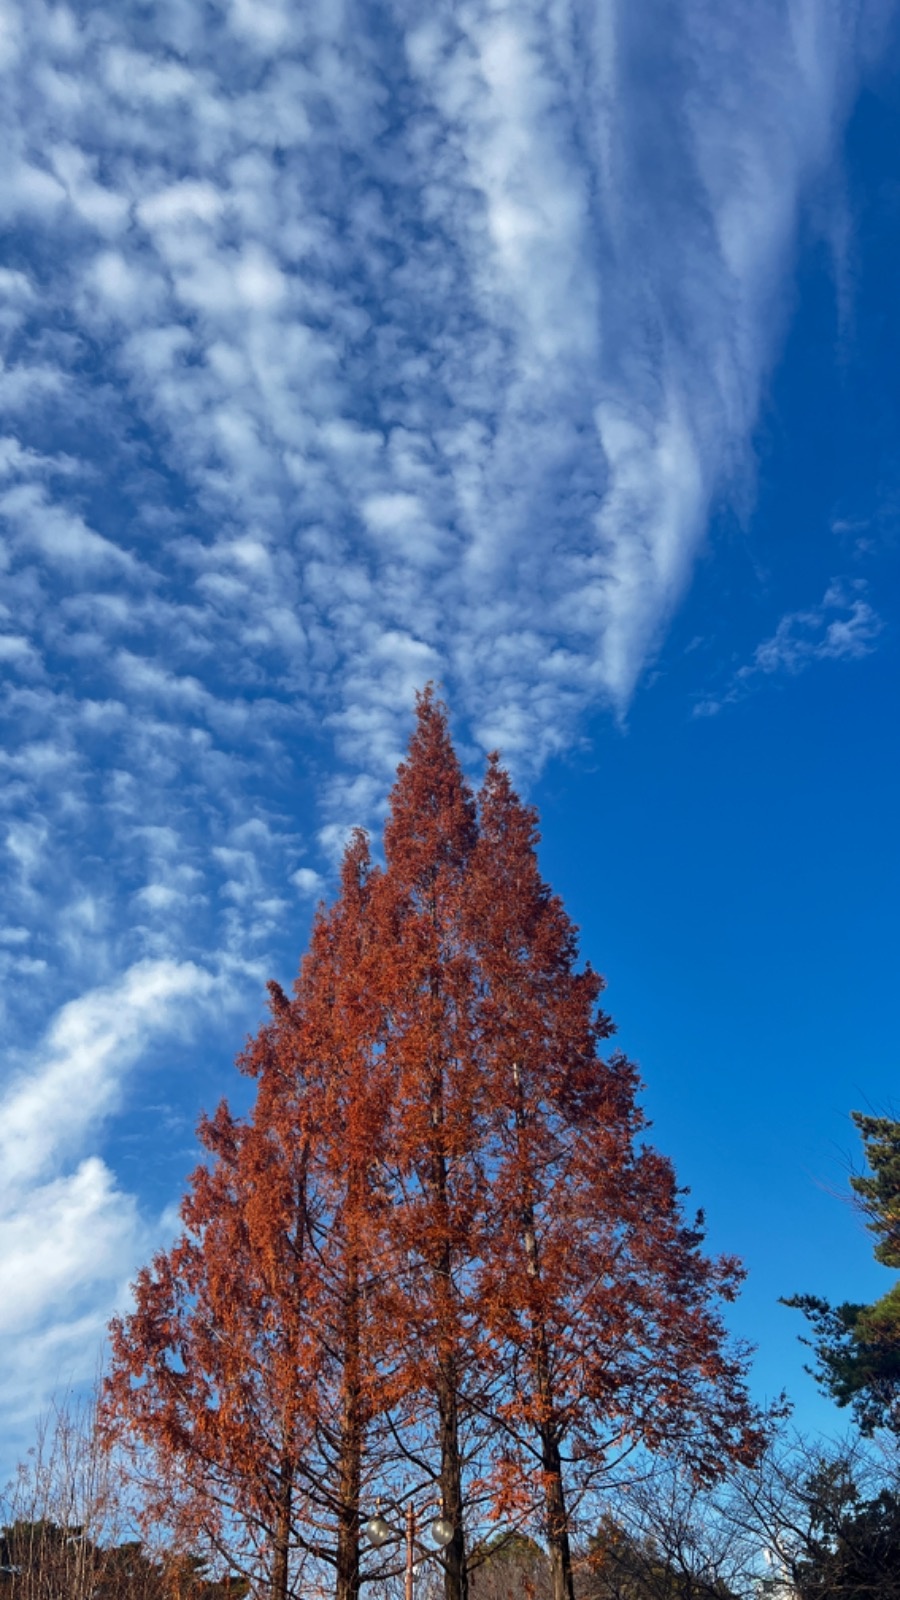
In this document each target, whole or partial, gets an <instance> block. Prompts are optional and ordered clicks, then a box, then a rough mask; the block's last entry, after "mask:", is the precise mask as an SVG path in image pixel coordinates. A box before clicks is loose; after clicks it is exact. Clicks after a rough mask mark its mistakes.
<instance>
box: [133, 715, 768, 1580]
mask: <svg viewBox="0 0 900 1600" xmlns="http://www.w3.org/2000/svg"><path fill="white" fill-rule="evenodd" d="M537 837H538V835H537V828H536V816H535V813H534V812H533V811H532V810H531V809H530V808H528V807H526V806H523V805H522V803H521V802H520V801H519V800H518V798H517V797H516V795H515V793H514V792H513V790H512V787H511V785H510V782H509V779H508V777H507V776H506V774H505V773H504V771H503V770H502V768H501V767H500V765H499V762H498V761H497V760H496V759H492V760H491V762H490V763H489V768H488V773H487V777H486V780H485V783H484V786H483V789H482V791H481V794H480V796H479V799H478V803H477V804H476V802H475V800H474V798H473V795H472V793H471V791H470V789H469V787H468V785H467V784H466V781H465V779H464V777H463V774H462V771H461V769H460V766H459V762H458V760H457V757H456V754H455V752H454V750H453V746H452V743H451V740H450V736H449V732H448V727H447V718H446V713H445V710H444V708H443V707H442V706H441V705H440V704H439V703H438V702H437V701H436V700H435V697H434V695H433V693H432V692H431V691H430V690H428V691H426V692H425V693H424V694H423V695H421V696H420V697H419V704H418V716H417V722H416V727H415V731H414V733H413V737H412V740H411V743H410V748H409V756H408V759H407V760H406V761H405V762H404V763H403V765H402V766H401V767H400V769H399V771H398V776H397V782H396V785H395V787H394V790H393V792H392V795H391V799H390V808H389V814H388V818H387V823H386V827H385V865H384V867H383V869H378V870H373V869H372V867H371V865H370V862H369V856H368V849H367V845H366V841H365V838H364V836H363V835H361V834H357V835H355V836H354V837H353V839H352V840H351V842H350V845H349V846H348V850H347V854H346V857H345V861H344V867H343V873H342V879H341V889H340V894H339V897H338V899H337V901H336V902H335V904H334V906H333V907H332V908H331V909H330V910H328V911H324V910H322V911H320V912H319V914H318V916H317V918H316V920H315V923H314V926H313V930H312V936H311V940H310V946H309V950H308V953H307V955H306V956H305V957H304V960H303V962H302V964H301V968H300V973H299V976H298V979H297V983H296V985H295V990H294V996H293V998H292V999H290V1000H289V999H288V998H287V997H286V996H285V995H284V994H283V993H282V992H281V991H280V990H279V989H278V988H277V986H274V985H273V986H272V999H273V1019H272V1021H271V1023H269V1024H268V1025H267V1026H266V1027H264V1028H263V1029H262V1030H261V1031H260V1033H259V1034H258V1036H257V1038H256V1039H255V1040H254V1041H253V1042H252V1043H251V1045H250V1046H249V1047H248V1049H247V1051H246V1052H245V1055H244V1057H243V1065H244V1068H245V1070H247V1071H249V1072H251V1073H253V1074H254V1075H255V1077H256V1079H257V1099H256V1104H255V1107H254V1110H253V1112H252V1114H251V1116H250V1117H249V1119H248V1120H247V1121H246V1122H240V1121H238V1120H237V1119H236V1118H234V1117H233V1116H232V1114H231V1113H230V1111H229V1110H228V1108H227V1106H226V1105H224V1104H223V1105H222V1106H221V1107H220V1108H219V1110H218V1112H217V1113H216V1115H215V1116H214V1117H213V1118H211V1119H208V1120H205V1121H204V1122H203V1123H202V1124H201V1129H200V1136H201V1142H202V1143H203V1144H204V1146H205V1148H206V1150H207V1152H208V1155H209V1162H208V1165H207V1166H204V1167H201V1168H199V1169H198V1171H197V1172H196V1173H195V1174H194V1175H193V1177H192V1179H191V1188H190V1193H189V1195H188V1197H187V1199H186V1200H185V1202H184V1206H183V1208H182V1211H183V1217H184V1223H185V1232H184V1234H183V1236H182V1238H181V1239H180V1240H179V1241H177V1243H176V1245H175V1246H174V1247H173V1248H172V1250H170V1251H168V1252H163V1253H161V1254H160V1255H158V1256H157V1257H156V1259H155V1261H154V1263H153V1266H152V1268H150V1269H148V1270H146V1271H144V1272H142V1273H141V1275H140V1277H139V1279H138V1282H137V1285H136V1306H135V1310H134V1312H133V1313H132V1314H131V1316H129V1317H125V1318H122V1319H120V1320H119V1321H118V1322H117V1323H116V1324H115V1325H114V1330H113V1366H112V1372H111V1375H110V1380H109V1383H108V1387H107V1418H108V1426H109V1429H110V1432H111V1433H116V1432H118V1433H120V1434H122V1433H124V1434H126V1435H128V1436H130V1437H132V1438H134V1439H136V1440H137V1441H139V1442H140V1444H141V1445H143V1446H144V1447H145V1448H147V1449H149V1450H150V1452H151V1454H152V1457H153V1460H154V1463H155V1466H156V1469H157V1484H158V1495H157V1498H158V1500H159V1501H161V1502H165V1501H166V1499H167V1498H168V1497H170V1496H175V1499H176V1502H177V1503H178V1505H179V1506H180V1507H181V1508H182V1512H183V1517H184V1518H185V1519H186V1521H187V1523H188V1524H189V1525H190V1526H191V1527H192V1528H194V1529H196V1530H203V1529H205V1530H206V1531H207V1532H208V1533H210V1534H211V1535H212V1537H214V1538H216V1537H218V1538H220V1539H222V1540H224V1539H225V1537H226V1535H227V1534H228V1532H229V1530H230V1529H231V1528H232V1527H233V1525H234V1524H235V1522H237V1523H238V1524H240V1525H243V1526H244V1527H245V1528H246V1529H247V1530H250V1532H249V1534H248V1538H250V1540H251V1542H254V1541H255V1542H256V1544H257V1546H259V1545H260V1542H261V1544H262V1547H263V1555H264V1561H263V1566H264V1569H265V1573H266V1577H267V1581H268V1584H269V1587H270V1590H271V1593H272V1595H273V1600H289V1596H290V1595H291V1594H292V1593H296V1592H297V1590H296V1583H297V1581H299V1579H298V1576H297V1574H298V1572H299V1571H300V1570H301V1568H302V1563H303V1561H304V1560H311V1561H315V1562H319V1563H321V1562H322V1561H325V1562H328V1563H330V1565H331V1566H332V1567H333V1569H334V1572H335V1594H336V1600H357V1596H358V1593H359V1589H360V1585H361V1583H362V1582H363V1581H364V1579H365V1578H366V1576H367V1575H368V1574H369V1573H371V1572H372V1571H374V1570H376V1569H375V1567H374V1566H370V1567H369V1568H368V1569H366V1567H365V1563H364V1560H363V1558H362V1554H361V1549H360V1528H361V1525H362V1523H363V1521H364V1520H365V1517H366V1516H367V1514H369V1511H370V1509H374V1506H373V1502H376V1501H377V1499H378V1497H379V1492H381V1493H382V1494H383V1495H384V1497H385V1498H386V1499H387V1498H389V1497H394V1498H395V1499H399V1500H401V1501H402V1500H403V1499H404V1498H405V1497H406V1496H408V1495H409V1494H414V1495H415V1497H416V1498H417V1502H418V1503H419V1504H420V1505H421V1501H422V1497H423V1495H425V1496H426V1497H427V1495H428V1494H432V1495H433V1497H434V1501H435V1504H434V1510H435V1511H437V1510H438V1509H440V1511H441V1512H442V1514H443V1516H444V1517H446V1518H447V1519H449V1521H450V1523H451V1524H452V1527H453V1537H452V1540H451V1542H450V1543H449V1545H448V1546H447V1548H446V1549H445V1550H444V1552H443V1554H442V1558H441V1559H442V1562H443V1568H444V1580H445V1594H446V1600H466V1596H467V1584H468V1567H469V1562H470V1559H472V1557H471V1552H469V1551H467V1547H466V1538H465V1528H464V1523H465V1520H466V1518H467V1517H468V1519H469V1523H470V1527H471V1525H472V1524H475V1523H477V1522H478V1521H479V1519H481V1520H482V1521H483V1518H484V1515H485V1512H487V1513H489V1514H492V1515H493V1516H495V1517H500V1518H501V1519H502V1518H504V1517H506V1518H512V1519H513V1521H514V1522H515V1524H516V1526H517V1527H520V1528H522V1529H523V1530H525V1531H530V1532H541V1533H542V1534H543V1536H544V1538H545V1539H546V1542H547V1545H548V1549H549V1552H550V1557H551V1566H552V1572H553V1585H554V1600H573V1576H572V1565H573V1558H572V1540H573V1533H574V1531H575V1530H576V1529H577V1527H578V1526H579V1516H580V1515H581V1513H582V1510H583V1508H584V1507H585V1506H588V1507H589V1506H590V1505H591V1503H592V1502H591V1495H592V1491H593V1490H595V1489H596V1487H597V1486H598V1484H601V1483H602V1482H603V1475H604V1472H605V1471H606V1469H607V1467H608V1461H609V1456H610V1452H615V1451H621V1450H623V1449H628V1448H631V1447H633V1446H634V1445H635V1444H640V1445H645V1446H647V1447H649V1448H651V1449H663V1450H666V1451H668V1452H670V1453H680V1454H681V1456H682V1457H683V1458H685V1459H686V1460H687V1461H688V1463H689V1464H690V1466H691V1468H692V1469H693V1471H694V1472H695V1474H696V1475H697V1476H698V1477H700V1478H703V1477H712V1476H714V1475H715V1474H716V1472H717V1471H720V1470H721V1469H722V1468H723V1466H724V1465H725V1464H726V1463H727V1462H728V1461H730V1460H733V1459H749V1458H751V1457H752V1456H753V1454H754V1452H755V1451H756V1450H757V1449H758V1448H759V1446H760V1443H761V1439H762V1431H761V1426H760V1421H759V1418H758V1417H757V1416H756V1415H755V1413H754V1412H753V1410H752V1408H751V1406H750V1404H749V1401H748V1398H747V1392H746V1388H745V1383H744V1375H745V1364H746V1363H745V1357H744V1355H743V1353H742V1352H740V1351H737V1352H735V1351H733V1350H731V1349H730V1348H729V1345H728V1342H727V1339H726V1337H725V1330H724V1327H723V1324H722V1321H721V1318H720V1314H719V1311H718V1309H717V1307H718V1302H719V1301H720V1300H721V1299H725V1300H728V1299H730V1298H732V1297H733V1295H734V1293H735V1292H736V1287H737V1284H738V1282H739V1279H740V1270H739V1268H738V1266H737V1264H736V1263H735V1262H734V1261H731V1260H724V1261H718V1262H714V1261H710V1260H709V1259H708V1258H707V1257H706V1256H705V1255H704V1254H703V1253H702V1248H701V1246H702V1231H701V1229H700V1226H699V1224H695V1225H691V1224H689V1223H687V1222H686V1221H685V1219H684V1217H683V1215H682V1211H681V1206H680V1200H679V1192H678V1190H677V1188H676V1184H675V1179H674V1175H673V1172H672V1169H671V1167H670V1165H669V1163H668V1162H666V1161H665V1160H664V1159H663V1158H662V1157H661V1156H659V1155H658V1154H657V1153H656V1152H655V1151H653V1150H652V1149H648V1148H645V1147H643V1146H642V1145H641V1144H640V1143H639V1141H640V1138H641V1135H642V1132H643V1130H644V1127H645V1124H644V1120H643V1117H642V1114H641V1112H640V1109H639V1107H638V1105H637V1100H636V1095H637V1091H638V1087H639V1085H638V1078H637V1073H636V1071H635V1069H634V1067H633V1066H632V1064H631V1063H630V1062H629V1061H628V1060H627V1059H626V1058H625V1057H624V1056H623V1055H622V1054H621V1053H613V1054H612V1055H610V1056H609V1057H608V1058H607V1057H604V1055H603V1054H602V1053H601V1048H602V1046H603V1045H604V1042H605V1041H606V1040H607V1038H608V1037H609V1035H610V1034H611V1032H612V1024H611V1023H610V1021H609V1019H608V1018H607V1017H606V1016H605V1015H604V1014H603V1012H602V1011H600V1010H599V1009H598V1000H599V996H600V993H601V990H602V987H603V985H602V981H601V980H600V979H599V978H598V977H597V975H596V974H595V973H593V972H592V971H591V970H590V968H589V967H588V968H584V969H580V967H579V962H578V948H577V937H576V930H575V929H574V927H573V925H572V923H571V921H570V919H569V918H568V916H567V914H566V912H565V908H564V907H563V905H562V903H561V901H560V900H559V899H558V898H557V897H556V896H554V895H553V894H552V893H551V892H550V890H549V889H548V887H547V885H546V884H544V882H543V881H542V879H541V877H540V873H539V870H538V865H537V858H536V844H537ZM481 1531H483V1530H481ZM475 1559H477V1554H476V1557H475Z"/></svg>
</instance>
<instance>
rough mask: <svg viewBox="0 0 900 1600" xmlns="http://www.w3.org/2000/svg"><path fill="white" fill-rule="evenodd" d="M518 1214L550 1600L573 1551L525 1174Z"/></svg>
mask: <svg viewBox="0 0 900 1600" xmlns="http://www.w3.org/2000/svg"><path fill="white" fill-rule="evenodd" d="M513 1081H514V1083H515V1087H516V1110H515V1120H516V1133H517V1135H518V1147H519V1159H520V1163H521V1161H522V1156H523V1153H524V1155H525V1159H526V1161H527V1151H525V1152H523V1146H524V1137H523V1136H524V1133H525V1127H526V1115H525V1097H524V1095H523V1092H522V1074H521V1072H520V1070H519V1067H518V1064H516V1065H515V1066H514V1067H513ZM521 1218H522V1243H523V1246H524V1249H525V1265H526V1271H527V1274H528V1277H529V1279H530V1281H531V1284H532V1285H533V1287H534V1293H533V1295H532V1304H531V1326H532V1339H533V1351H534V1375H535V1387H536V1389H537V1395H538V1404H539V1406H540V1412H539V1420H538V1436H539V1438H540V1441H541V1467H542V1469H543V1475H544V1520H545V1523H546V1533H547V1546H548V1549H549V1552H550V1574H551V1581H552V1586H553V1600H575V1585H574V1580H573V1577H572V1550H571V1546H570V1544H569V1517H568V1512H567V1510H566V1495H565V1488H564V1486H563V1477H562V1458H561V1455H560V1449H559V1439H558V1437H557V1431H556V1427H555V1424H554V1420H553V1409H554V1408H553V1385H552V1382H551V1378H550V1355H549V1350H548V1348H547V1329H546V1327H545V1325H544V1321H543V1318H542V1316H541V1311H540V1306H539V1304H538V1296H537V1286H538V1284H539V1282H540V1276H541V1263H540V1254H539V1251H538V1242H537V1231H536V1228H535V1218H534V1199H533V1195H532V1189H531V1185H530V1183H529V1182H528V1180H527V1177H526V1178H524V1179H523V1187H522V1211H521Z"/></svg>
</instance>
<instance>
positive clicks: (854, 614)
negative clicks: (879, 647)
mask: <svg viewBox="0 0 900 1600" xmlns="http://www.w3.org/2000/svg"><path fill="white" fill-rule="evenodd" d="M865 589H866V585H865V582H864V581H863V580H862V579H860V578H856V579H854V580H853V581H852V582H849V583H848V582H841V581H836V582H834V583H831V584H829V586H828V588H827V589H826V591H825V594H824V595H823V597H822V600H821V602H820V604H819V605H817V606H810V607H809V608H808V609H807V610H802V611H789V612H787V613H786V614H785V615H784V616H783V617H782V618H781V619H780V621H779V623H778V626H777V627H776V629H775V632H774V633H773V634H772V635H771V636H770V637H769V638H768V639H763V640H762V642H761V643H760V644H758V645H757V646H756V649H755V650H754V652H753V659H752V660H751V661H749V662H747V663H746V664H745V665H744V666H742V667H739V668H738V670H737V672H736V673H735V675H734V678H733V680H732V682H731V684H730V685H729V687H728V688H727V689H726V690H725V691H724V692H723V693H722V694H721V695H717V696H710V697H709V698H707V699H705V700H702V701H700V702H699V704H698V705H697V706H696V707H695V708H694V715H695V716H701V717H704V716H706V717H708V716H715V715H716V713H717V712H719V711H720V710H721V709H722V707H723V706H724V705H729V704H733V703H734V702H735V701H737V700H741V699H743V698H744V696H745V694H747V693H748V692H749V691H750V690H751V689H753V688H755V687H757V686H758V685H759V683H760V681H761V680H763V679H765V678H770V677H774V676H776V675H777V674H779V673H788V674H797V673H799V672H804V671H805V670H806V669H807V668H808V667H810V666H812V665H813V663H814V662H817V661H858V660H861V659H862V657H864V656H868V655H871V653H872V651H873V650H874V649H875V647H876V642H877V640H878V637H879V635H880V634H881V632H882V630H883V628H884V623H883V621H882V619H881V617H880V616H879V615H878V613H877V612H876V611H875V610H874V608H873V607H872V606H871V605H870V604H869V602H868V600H866V599H865V598H864V594H865Z"/></svg>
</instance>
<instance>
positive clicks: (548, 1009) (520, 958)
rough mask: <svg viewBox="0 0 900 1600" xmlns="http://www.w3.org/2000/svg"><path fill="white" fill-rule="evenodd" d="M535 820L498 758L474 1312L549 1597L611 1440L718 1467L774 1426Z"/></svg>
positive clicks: (516, 1490) (474, 931)
mask: <svg viewBox="0 0 900 1600" xmlns="http://www.w3.org/2000/svg"><path fill="white" fill-rule="evenodd" d="M538 837H539V835H538V833H537V817H536V813H535V812H534V811H533V810H531V809H530V808H528V807H525V806H523V805H522V804H521V802H520V801H519V800H518V799H517V797H516V795H515V794H514V793H513V790H512V788H511V785H510V783H509V779H508V777H507V775H506V774H505V772H504V771H503V770H502V768H501V767H500V765H499V763H498V761H497V759H496V758H492V760H491V762H490V764H489V768H488V773H487V777H486V780H485V784H484V787H483V790H482V793H481V796H480V836H479V841H478V845H477V848H476V851H475V853H474V856H473V861H472V870H471V876H470V887H469V893H468V897H467V907H468V912H469V917H470V924H469V925H470V929H471V936H472V940H473V944H474V959H475V961H476V963H477V968H478V976H479V996H480V1007H479V1059H480V1066H481V1072H482V1077H483V1083H484V1086H485V1087H486V1088H487V1091H488V1098H489V1102H490V1104H491V1105H492V1106H493V1108H494V1118H493V1126H492V1144H493V1156H492V1159H491V1170H492V1182H491V1194H490V1208H489V1217H490V1224H489V1227H488V1228H487V1230H486V1232H485V1244H484V1251H483V1260H482V1278H481V1282H482V1302H481V1303H482V1314H483V1316H484V1318H485V1321H486V1323H487V1325H488V1327H489V1328H490V1330H491V1332H492V1334H493V1336H494V1339H495V1341H496V1342H497V1343H498V1344H499V1345H500V1346H502V1348H503V1349H504V1351H505V1353H506V1364H507V1370H508V1373H509V1377H510V1383H509V1386H508V1390H507V1394H506V1397H505V1401H504V1404H503V1407H502V1411H503V1416H504V1419H505V1421H506V1423H507V1426H508V1428H509V1431H510V1434H511V1435H512V1437H513V1438H514V1439H515V1443H516V1449H515V1450H513V1451H512V1452H509V1453H508V1454H507V1457H506V1463H505V1464H506V1468H507V1470H506V1474H505V1485H504V1488H505V1495H506V1498H507V1501H508V1503H511V1505H513V1506H515V1505H516V1504H518V1505H519V1507H520V1509H521V1508H524V1507H527V1506H528V1505H529V1503H531V1504H537V1505H538V1506H539V1507H540V1510H541V1515H542V1522H543V1527H544V1533H545V1537H546V1539H547V1542H548V1546H549V1551H550V1557H551V1569H552V1577H553V1592H554V1600H573V1594H574V1590H573V1575H572V1558H571V1537H570V1536H571V1531H572V1518H573V1512H574V1511H575V1510H576V1509H577V1507H578V1505H579V1503H580V1501H581V1500H582V1498H583V1497H584V1495H585V1494H586V1493H587V1492H589V1490H590V1488H591V1485H592V1484H594V1483H596V1482H597V1481H598V1478H599V1476H600V1475H601V1474H602V1472H603V1470H604V1467H605V1465H606V1463H607V1460H608V1455H609V1452H610V1451H611V1450H616V1449H621V1448H622V1447H623V1446H625V1447H627V1446H628V1445H633V1444H646V1445H649V1446H651V1447H662V1448H666V1449H667V1450H669V1451H672V1450H679V1451H681V1452H682V1453H683V1454H685V1455H686V1456H687V1458H688V1459H689V1461H690V1462H691V1464H692V1466H693V1467H694V1469H695V1470H696V1471H697V1473H698V1474H700V1475H715V1474H716V1473H717V1472H720V1471H721V1470H722V1469H723V1468H724V1467H725V1466H726V1464H727V1463H728V1462H729V1461H731V1460H734V1459H749V1458H751V1457H752V1455H753V1454H754V1452H755V1451H756V1450H758V1448H759V1447H760V1445H761V1442H762V1432H761V1430H760V1427H759V1419H758V1418H757V1417H756V1415H755V1414H754V1412H753V1410H752V1408H751V1406H750V1405H749V1402H748V1399H747V1393H746V1389H745V1386H744V1374H745V1368H746V1360H745V1358H744V1357H743V1356H742V1355H741V1354H740V1353H737V1354H735V1353H731V1352H729V1351H728V1349H727V1344H726V1339H725V1330H724V1327H723V1325H722V1322H721V1319H720V1317H719V1315H718V1313H717V1311H716V1309H715V1301H716V1299H717V1298H719V1297H721V1298H724V1299H726V1300H727V1299H731V1298H733V1296H734V1294H735V1292H736V1287H737V1284H738V1282H739V1279H740V1271H739V1269H738V1267H737V1264H736V1263H735V1262H734V1261H733V1260H721V1261H717V1262H714V1261H710V1260H709V1259H708V1258H706V1257H705V1256H704V1255H703V1254H702V1252H701V1249H700V1246H701V1243H702V1238H703V1235H702V1231H701V1228H700V1226H699V1222H698V1223H696V1224H694V1225H693V1226H691V1225H689V1224H686V1223H685V1221H684V1219H683V1217H682V1214H681V1210H680V1206H679V1199H678V1191H677V1189H676V1186H675V1179H674V1174H673V1172H672V1169H671V1167H670V1165H669V1163H668V1162H667V1161H665V1160H664V1159H663V1158H662V1157H660V1156H659V1155H658V1154H657V1153H656V1152H655V1151H653V1150H651V1149H647V1148H641V1147H639V1146H638V1145H637V1143H636V1140H637V1138H638V1136H639V1134H640V1133H641V1131H642V1130H643V1128H644V1126H645V1124H644V1119H643V1117H642V1115H641V1112H640V1110H639V1108H638V1106H637V1104H636V1099H635V1096H636V1091H637V1088H638V1080H637V1075H636V1072H635V1070H634V1068H633V1066H632V1065H631V1064H630V1063H629V1062H628V1061H627V1060H626V1059H625V1057H624V1056H623V1055H622V1054H621V1053H616V1054H614V1055H612V1056H611V1057H610V1058H609V1059H608V1060H605V1059H604V1058H603V1057H602V1055H601V1054H600V1049H599V1047H600V1045H601V1043H602V1042H603V1041H604V1040H605V1039H606V1038H607V1037H608V1036H609V1035H610V1033H611V1032H612V1025H611V1023H610V1021H609V1019H608V1018H607V1017H606V1016H605V1015H604V1014H603V1013H602V1012H601V1011H598V1009H597V1000H598V997H599V994H600V992H601V989H602V982H601V980H600V979H599V978H598V977H597V976H596V975H595V974H594V973H593V972H592V971H591V970H590V968H587V969H585V970H584V971H581V972H579V971H578V970H577V967H576V960H577V953H578V952H577V940H576V930H575V929H574V927H573V926H572V923H571V922H570V920H569V918H568V916H567V915H566V912H565V909H564V907H563V905H562V903H561V901H560V900H559V899H558V897H556V896H555V895H553V894H552V893H551V892H550V890H549V888H548V887H547V885H546V884H545V883H543V881H542V880H541V877H540V873H539V871H538V865H537V858H536V853H535V852H536V844H537V841H538ZM511 1467H512V1469H513V1470H510V1469H511Z"/></svg>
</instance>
